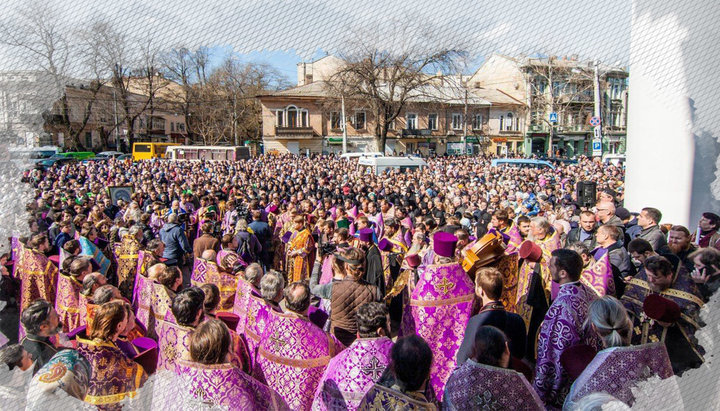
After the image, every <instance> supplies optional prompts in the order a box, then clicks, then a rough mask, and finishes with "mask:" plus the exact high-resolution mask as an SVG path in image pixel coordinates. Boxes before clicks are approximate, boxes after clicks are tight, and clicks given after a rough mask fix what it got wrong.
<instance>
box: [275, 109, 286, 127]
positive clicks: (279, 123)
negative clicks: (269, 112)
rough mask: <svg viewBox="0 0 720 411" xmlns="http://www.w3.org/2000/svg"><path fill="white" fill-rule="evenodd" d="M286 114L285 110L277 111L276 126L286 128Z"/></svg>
mask: <svg viewBox="0 0 720 411" xmlns="http://www.w3.org/2000/svg"><path fill="white" fill-rule="evenodd" d="M284 120H285V112H284V111H283V110H275V126H277V127H284V126H285V121H284Z"/></svg>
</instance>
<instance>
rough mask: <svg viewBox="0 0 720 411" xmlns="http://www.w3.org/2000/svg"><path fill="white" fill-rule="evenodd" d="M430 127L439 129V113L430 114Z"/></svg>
mask: <svg viewBox="0 0 720 411" xmlns="http://www.w3.org/2000/svg"><path fill="white" fill-rule="evenodd" d="M428 129H430V130H437V129H438V115H437V113H431V114H428Z"/></svg>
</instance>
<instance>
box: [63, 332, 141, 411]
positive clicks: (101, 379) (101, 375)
mask: <svg viewBox="0 0 720 411" xmlns="http://www.w3.org/2000/svg"><path fill="white" fill-rule="evenodd" d="M77 350H78V352H79V353H80V354H82V356H83V357H85V359H87V360H88V361H89V362H90V365H91V369H92V374H91V375H90V386H89V387H88V391H87V395H86V396H85V402H88V403H90V404H93V405H96V406H97V407H98V408H99V409H105V410H112V409H121V406H120V404H118V403H119V402H121V401H123V400H125V399H126V398H133V397H135V395H136V394H137V390H138V389H139V388H140V387H142V385H143V384H144V383H145V381H146V380H147V374H146V373H145V370H143V368H142V366H140V364H137V363H136V362H134V361H133V360H131V359H130V358H128V356H127V355H125V354H124V353H123V352H122V351H121V350H120V348H118V346H117V345H116V344H115V343H112V342H106V341H97V340H89V339H83V338H81V337H79V336H78V337H77Z"/></svg>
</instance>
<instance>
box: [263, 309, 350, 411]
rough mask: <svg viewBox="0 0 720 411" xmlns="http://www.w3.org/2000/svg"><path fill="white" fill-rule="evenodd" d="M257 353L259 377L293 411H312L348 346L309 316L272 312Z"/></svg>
mask: <svg viewBox="0 0 720 411" xmlns="http://www.w3.org/2000/svg"><path fill="white" fill-rule="evenodd" d="M268 317H269V318H268V323H267V326H266V327H265V332H264V334H263V337H262V340H261V341H260V345H259V346H258V350H257V361H256V365H255V376H256V377H257V378H258V380H260V381H263V382H267V384H268V386H270V388H272V389H274V390H275V391H277V392H278V393H279V394H280V395H282V397H283V398H284V399H285V401H286V402H287V404H288V405H289V406H290V408H292V409H293V410H298V411H302V410H310V406H311V405H312V401H313V398H314V394H315V388H316V387H317V385H318V382H319V381H320V378H321V377H322V375H323V373H324V372H325V368H326V367H327V365H328V363H329V362H330V359H331V358H332V357H333V356H334V355H335V354H336V353H338V352H339V351H341V350H342V349H343V348H344V347H343V345H342V344H341V343H340V342H339V341H338V340H337V339H336V338H335V337H334V336H333V335H332V334H329V333H326V332H324V331H323V330H322V329H321V328H320V327H318V326H317V325H315V324H313V323H312V322H311V321H310V320H309V319H308V318H307V317H303V316H299V315H297V314H294V313H287V314H286V313H278V312H276V311H274V310H271V311H270V315H269V316H268Z"/></svg>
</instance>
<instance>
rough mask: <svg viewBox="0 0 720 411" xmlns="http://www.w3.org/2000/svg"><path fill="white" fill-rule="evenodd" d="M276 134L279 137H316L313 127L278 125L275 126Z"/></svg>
mask: <svg viewBox="0 0 720 411" xmlns="http://www.w3.org/2000/svg"><path fill="white" fill-rule="evenodd" d="M275 136H276V137H277V138H290V139H298V138H300V139H302V138H307V139H310V138H313V137H315V131H314V130H313V128H312V127H278V126H275Z"/></svg>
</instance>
